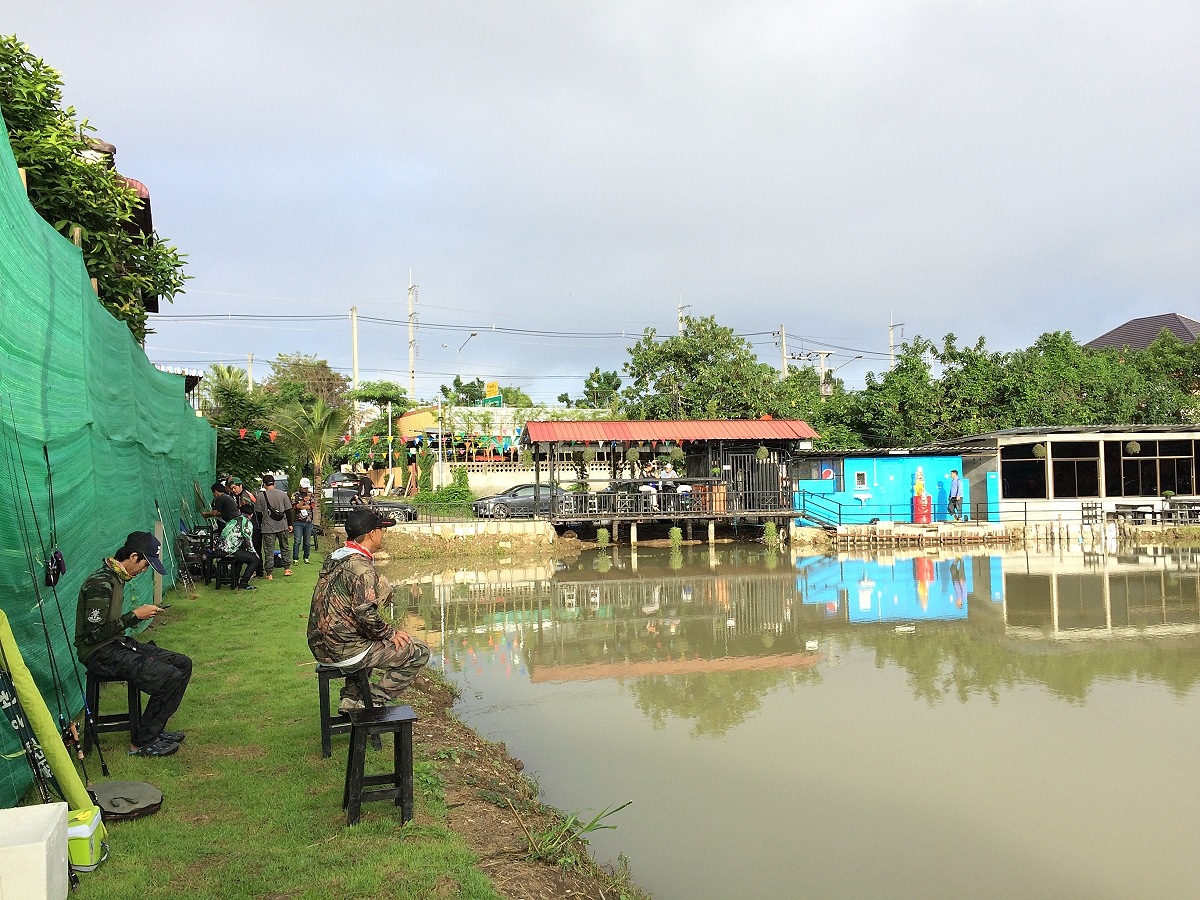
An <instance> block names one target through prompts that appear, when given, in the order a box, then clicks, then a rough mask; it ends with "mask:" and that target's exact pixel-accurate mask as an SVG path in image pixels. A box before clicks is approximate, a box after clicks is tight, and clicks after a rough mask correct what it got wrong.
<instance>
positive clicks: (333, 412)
mask: <svg viewBox="0 0 1200 900" xmlns="http://www.w3.org/2000/svg"><path fill="white" fill-rule="evenodd" d="M348 418H349V413H348V411H347V410H346V409H344V408H342V407H338V406H330V405H328V404H327V403H326V402H325V401H324V400H322V399H320V398H318V399H317V400H315V401H313V403H312V404H311V405H309V406H305V405H303V404H300V403H293V404H291V405H290V406H288V407H286V408H284V409H282V410H280V411H279V413H278V414H277V416H276V424H277V427H278V429H279V431H280V432H281V433H282V434H283V436H284V442H285V444H286V445H287V446H288V447H290V448H291V449H293V450H295V451H297V452H298V453H299V454H301V455H302V457H303V458H304V461H305V462H311V463H312V471H313V481H314V482H315V483H316V484H317V485H320V484H321V479H322V478H323V477H324V474H325V460H326V458H327V457H328V456H329V454H330V453H331V452H332V451H333V450H334V449H336V448H337V446H338V444H339V443H340V442H341V441H342V435H344V434H345V433H346V422H347V419H348Z"/></svg>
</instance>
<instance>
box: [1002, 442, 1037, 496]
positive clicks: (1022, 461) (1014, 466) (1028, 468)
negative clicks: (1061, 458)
mask: <svg viewBox="0 0 1200 900" xmlns="http://www.w3.org/2000/svg"><path fill="white" fill-rule="evenodd" d="M1041 446H1043V445H1042V444H1012V445H1010V446H1007V447H1001V448H1000V490H1001V493H1002V495H1003V496H1004V498H1005V499H1010V500H1045V499H1046V460H1045V459H1043V458H1042V457H1041V456H1040V455H1039V454H1037V453H1036V452H1035V451H1034V447H1041Z"/></svg>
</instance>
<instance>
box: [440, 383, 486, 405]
mask: <svg viewBox="0 0 1200 900" xmlns="http://www.w3.org/2000/svg"><path fill="white" fill-rule="evenodd" d="M485 389H486V385H484V383H483V381H482V380H481V379H479V378H476V379H475V380H474V381H463V380H462V378H461V377H460V376H458V375H455V376H454V382H453V383H452V384H451V385H449V386H447V385H444V384H443V385H442V387H441V392H442V397H443V398H445V400H446V402H447V403H449V404H450V405H451V406H472V405H474V404H476V403H479V402H480V401H481V400H483V392H484V390H485Z"/></svg>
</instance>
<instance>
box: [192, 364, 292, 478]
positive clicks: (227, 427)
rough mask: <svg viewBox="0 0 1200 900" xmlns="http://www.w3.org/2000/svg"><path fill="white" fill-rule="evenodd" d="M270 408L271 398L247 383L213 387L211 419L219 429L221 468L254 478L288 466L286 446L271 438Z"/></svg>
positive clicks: (218, 462)
mask: <svg viewBox="0 0 1200 900" xmlns="http://www.w3.org/2000/svg"><path fill="white" fill-rule="evenodd" d="M270 411H271V410H270V402H269V398H267V397H264V396H263V395H262V394H261V393H254V394H251V393H250V392H249V391H247V390H246V385H245V383H244V382H241V381H227V382H224V383H220V384H217V385H216V386H215V387H214V388H213V406H212V409H211V410H210V411H209V413H208V420H209V421H210V422H211V423H212V424H213V425H214V426H215V427H216V429H217V469H218V470H220V471H224V472H231V473H233V474H235V475H241V476H242V477H255V476H257V475H260V474H262V473H263V472H274V471H276V470H278V469H281V468H284V467H285V466H286V464H287V453H286V452H285V450H284V448H283V446H282V445H280V444H279V443H277V442H275V441H272V440H271V439H270V437H269V433H270V431H271V430H272V426H271V425H270V424H268V416H269V415H270ZM243 429H245V434H243V433H242V431H243Z"/></svg>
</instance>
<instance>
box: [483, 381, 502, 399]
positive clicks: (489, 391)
mask: <svg viewBox="0 0 1200 900" xmlns="http://www.w3.org/2000/svg"><path fill="white" fill-rule="evenodd" d="M483 396H485V397H499V396H500V382H498V381H489V382H488V383H487V384H485V385H484V386H483Z"/></svg>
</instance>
